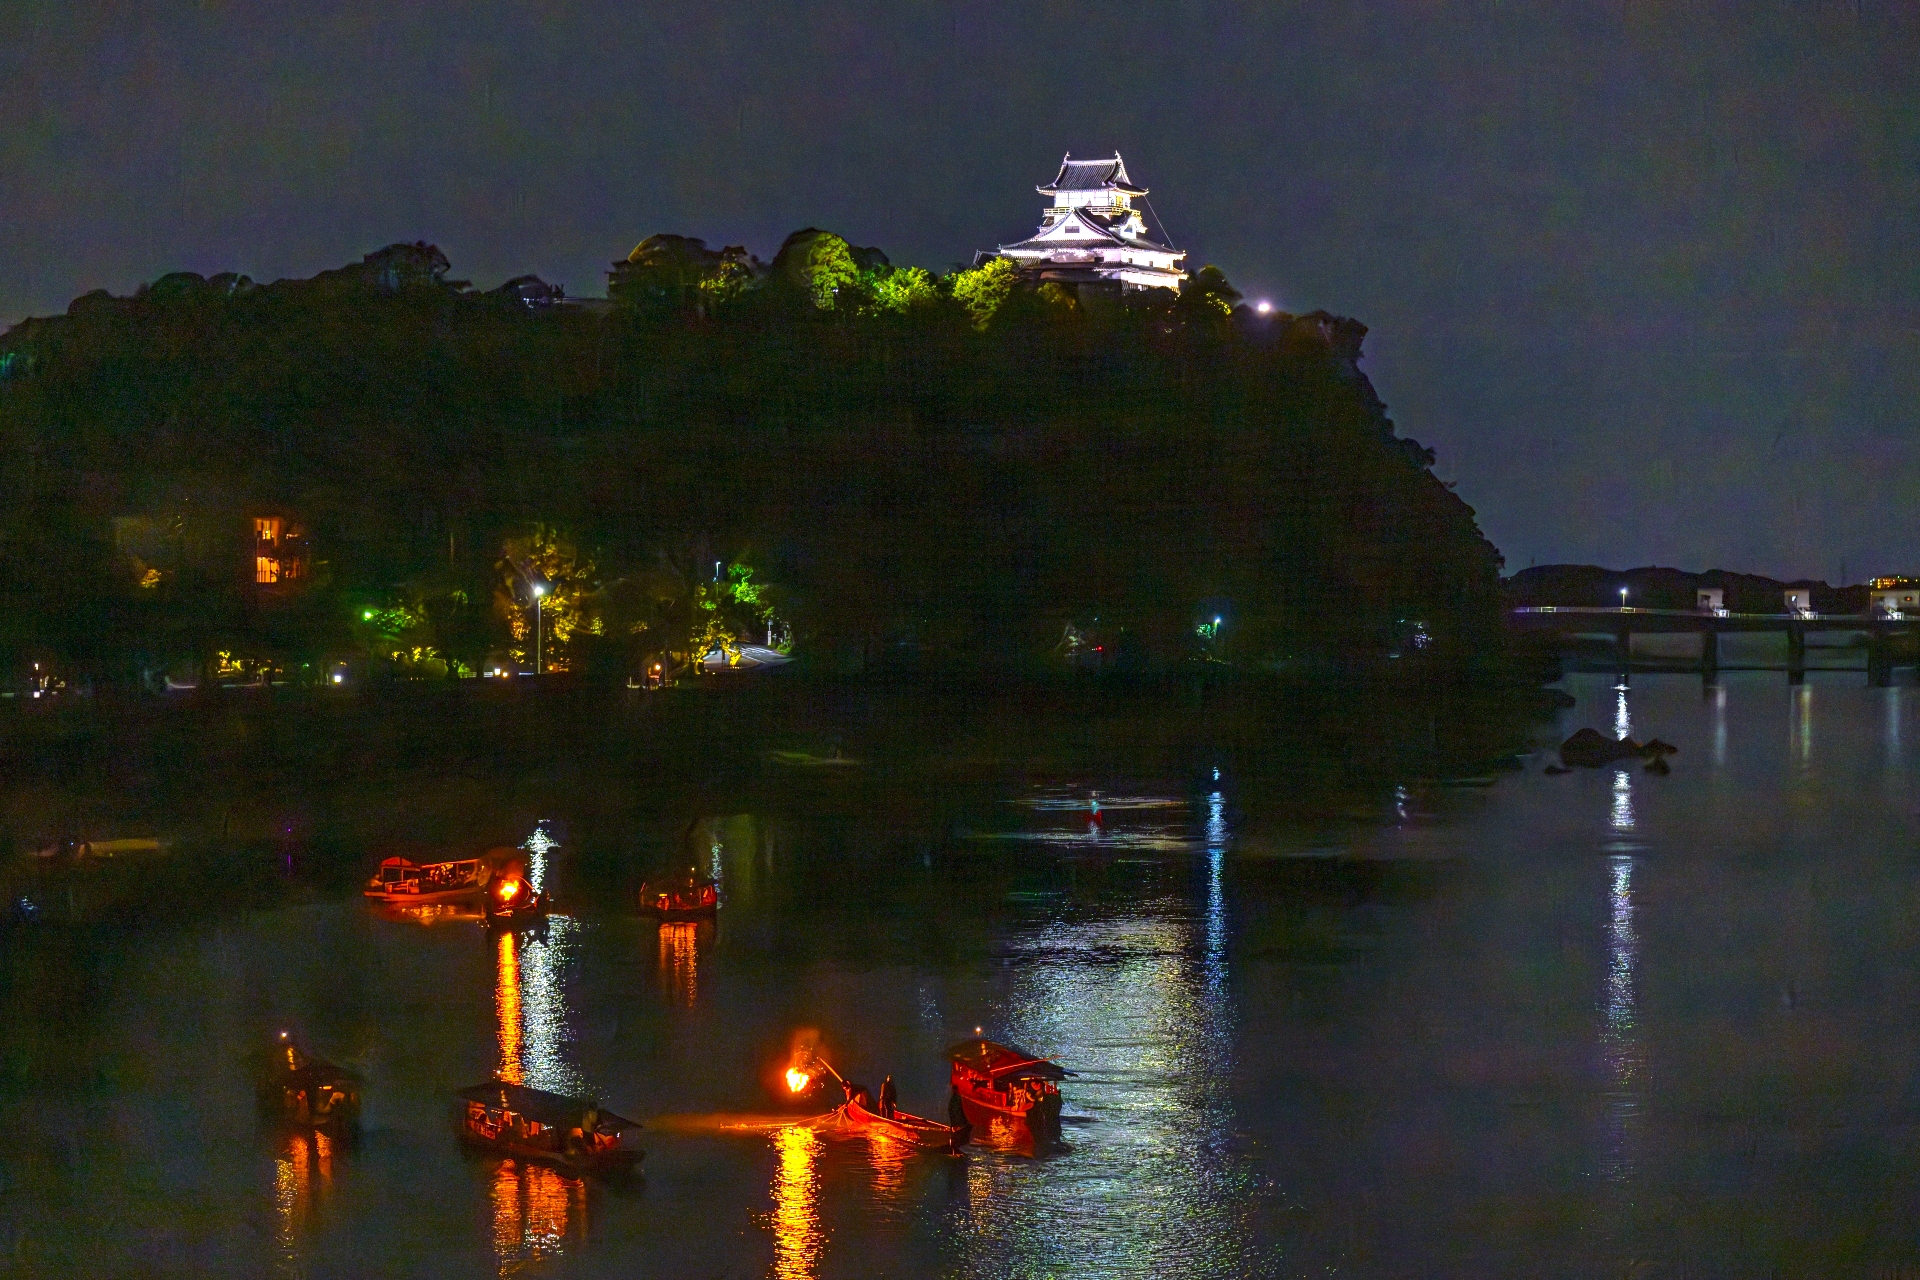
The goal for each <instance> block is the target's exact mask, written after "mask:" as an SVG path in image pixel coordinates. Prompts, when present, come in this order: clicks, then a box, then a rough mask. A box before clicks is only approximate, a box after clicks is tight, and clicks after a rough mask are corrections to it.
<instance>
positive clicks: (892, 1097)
mask: <svg viewBox="0 0 1920 1280" xmlns="http://www.w3.org/2000/svg"><path fill="white" fill-rule="evenodd" d="M899 1100H900V1094H899V1092H898V1091H897V1090H895V1089H894V1087H893V1077H892V1076H888V1077H887V1078H886V1079H885V1080H882V1081H881V1082H880V1114H881V1115H883V1116H886V1117H887V1118H888V1119H892V1118H893V1112H894V1105H895V1104H896V1103H897V1102H899Z"/></svg>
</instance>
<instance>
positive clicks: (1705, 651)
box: [1700, 627, 1720, 684]
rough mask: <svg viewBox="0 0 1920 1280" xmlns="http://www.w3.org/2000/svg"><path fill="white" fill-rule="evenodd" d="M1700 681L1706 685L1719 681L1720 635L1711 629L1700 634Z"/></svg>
mask: <svg viewBox="0 0 1920 1280" xmlns="http://www.w3.org/2000/svg"><path fill="white" fill-rule="evenodd" d="M1700 679H1701V680H1703V681H1705V682H1706V683H1707V684H1713V683H1715V682H1717V681H1718V680H1719V679H1720V633H1719V632H1718V631H1715V630H1714V629H1713V628H1711V627H1708V628H1706V629H1704V630H1703V631H1701V632H1700Z"/></svg>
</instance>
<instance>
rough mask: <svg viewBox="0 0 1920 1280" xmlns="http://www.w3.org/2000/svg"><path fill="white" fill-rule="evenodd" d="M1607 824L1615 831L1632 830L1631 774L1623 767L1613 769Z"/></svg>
mask: <svg viewBox="0 0 1920 1280" xmlns="http://www.w3.org/2000/svg"><path fill="white" fill-rule="evenodd" d="M1607 824H1608V825H1609V826H1611V827H1612V828H1613V829H1614V830H1615V831H1631V830H1633V776H1632V775H1631V774H1629V773H1628V772H1627V771H1626V770H1625V769H1617V770H1615V771H1614V775H1613V810H1612V812H1610V813H1609V814H1608V815H1607Z"/></svg>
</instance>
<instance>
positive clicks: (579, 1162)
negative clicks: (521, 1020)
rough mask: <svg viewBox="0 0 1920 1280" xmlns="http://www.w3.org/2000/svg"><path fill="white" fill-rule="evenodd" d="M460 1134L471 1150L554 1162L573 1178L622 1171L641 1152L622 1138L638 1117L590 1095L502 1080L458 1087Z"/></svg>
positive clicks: (629, 1166)
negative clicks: (610, 1107) (609, 1107)
mask: <svg viewBox="0 0 1920 1280" xmlns="http://www.w3.org/2000/svg"><path fill="white" fill-rule="evenodd" d="M457 1096H458V1097H459V1099H460V1104H461V1106H460V1113H459V1122H458V1123H459V1131H460V1140H461V1142H463V1143H465V1144H466V1145H467V1146H468V1147H471V1148H473V1149H475V1150H481V1151H488V1152H491V1153H493V1154H495V1155H501V1156H510V1157H512V1158H514V1159H519V1160H534V1161H538V1162H539V1163H541V1164H548V1165H552V1166H554V1167H555V1168H557V1169H559V1170H560V1171H561V1172H563V1173H567V1174H570V1175H572V1176H573V1177H576V1178H587V1177H610V1176H613V1175H616V1174H621V1173H625V1172H627V1171H629V1170H631V1169H632V1168H633V1166H634V1165H635V1164H637V1163H639V1161H640V1159H641V1157H642V1156H643V1155H644V1154H645V1153H644V1152H641V1151H639V1150H638V1149H636V1148H634V1147H629V1146H625V1145H623V1144H622V1143H621V1138H620V1135H621V1134H623V1133H625V1132H626V1131H627V1130H629V1129H638V1128H639V1127H640V1125H639V1124H638V1122H636V1121H633V1120H628V1119H626V1118H625V1117H623V1116H617V1115H615V1114H614V1113H613V1112H611V1111H608V1110H606V1109H605V1108H604V1107H602V1106H601V1105H600V1104H599V1103H598V1102H595V1101H593V1100H592V1099H589V1098H569V1097H566V1096H564V1095H562V1094H558V1093H548V1092H547V1091H546V1090H545V1089H532V1088H529V1087H527V1086H526V1085H523V1084H514V1083H512V1082H510V1081H506V1080H489V1081H487V1082H486V1083H485V1084H476V1085H474V1086H473V1087H471V1088H468V1089H462V1090H460V1092H459V1094H458V1095H457Z"/></svg>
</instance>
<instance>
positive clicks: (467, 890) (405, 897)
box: [364, 858, 490, 907]
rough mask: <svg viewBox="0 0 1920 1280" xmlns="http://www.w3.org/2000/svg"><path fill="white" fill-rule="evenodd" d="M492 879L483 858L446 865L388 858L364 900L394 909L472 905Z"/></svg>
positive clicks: (445, 863)
mask: <svg viewBox="0 0 1920 1280" xmlns="http://www.w3.org/2000/svg"><path fill="white" fill-rule="evenodd" d="M489 876H490V871H489V868H488V867H487V864H486V861H485V860H484V859H481V858H459V859H453V860H450V861H446V862H415V861H413V860H412V859H411V858H387V859H385V860H384V861H382V862H381V864H380V871H379V874H377V875H375V876H374V877H373V879H371V880H369V881H367V887H366V890H365V891H364V896H365V897H368V898H371V899H373V900H374V901H375V902H384V903H388V904H390V905H393V906H404V907H417V906H422V905H424V904H426V903H430V902H471V901H472V900H473V899H475V898H478V897H479V896H480V895H481V893H482V892H483V891H484V890H485V889H486V886H487V880H488V878H489Z"/></svg>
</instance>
